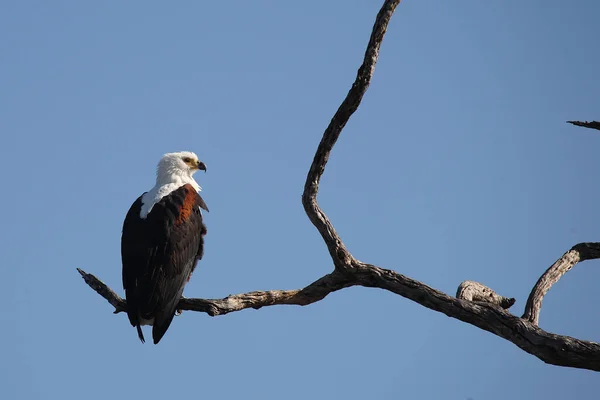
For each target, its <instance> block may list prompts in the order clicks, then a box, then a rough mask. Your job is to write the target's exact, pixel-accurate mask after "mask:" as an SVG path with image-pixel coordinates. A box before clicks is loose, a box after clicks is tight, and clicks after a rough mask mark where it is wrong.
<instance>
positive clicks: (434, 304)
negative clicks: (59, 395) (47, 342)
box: [78, 0, 600, 371]
mask: <svg viewBox="0 0 600 400" xmlns="http://www.w3.org/2000/svg"><path fill="white" fill-rule="evenodd" d="M399 3H400V0H395V1H390V0H387V1H385V2H384V4H383V6H382V8H381V10H380V11H379V13H378V15H377V18H376V20H375V25H374V27H373V31H372V34H371V38H370V40H369V44H368V46H367V50H366V52H365V57H364V61H363V63H362V65H361V67H360V68H359V70H358V73H357V76H356V80H355V82H354V84H353V85H352V87H351V89H350V91H349V92H348V95H347V96H346V98H345V99H344V101H343V102H342V104H341V106H340V107H339V108H338V110H337V112H336V113H335V115H334V117H333V118H332V120H331V122H330V124H329V126H328V127H327V129H326V130H325V132H324V134H323V138H322V139H321V142H320V144H319V146H318V148H317V151H316V154H315V157H314V160H313V162H312V164H311V167H310V170H309V172H308V176H307V178H306V184H305V186H304V193H303V195H302V204H303V206H304V209H305V211H306V214H307V215H308V217H309V219H310V220H311V222H312V223H313V224H314V225H315V227H316V228H317V230H318V231H319V233H320V234H321V236H322V238H323V240H324V241H325V244H326V245H327V248H328V249H329V253H330V255H331V258H332V260H333V263H334V267H335V268H334V270H333V272H332V273H330V274H328V275H325V276H324V277H322V278H320V279H318V280H316V281H315V282H313V283H311V284H310V285H308V286H306V287H305V288H303V289H296V290H272V291H256V292H250V293H243V294H237V295H230V296H228V297H225V298H223V299H212V300H206V299H188V298H182V299H181V301H180V302H179V305H178V308H179V309H180V310H188V311H199V312H205V313H207V314H209V315H212V316H216V315H224V314H227V313H230V312H234V311H240V310H244V309H247V308H254V309H259V308H261V307H266V306H272V305H282V304H288V305H301V306H304V305H308V304H311V303H314V302H317V301H320V300H322V299H324V298H325V297H326V296H327V295H328V294H329V293H332V292H335V291H337V290H340V289H343V288H347V287H350V286H364V287H372V288H379V289H384V290H388V291H390V292H393V293H396V294H398V295H400V296H403V297H405V298H407V299H410V300H412V301H414V302H416V303H419V304H420V305H422V306H424V307H427V308H429V309H431V310H434V311H437V312H440V313H443V314H445V315H447V316H449V317H452V318H456V319H458V320H461V321H463V322H466V323H468V324H471V325H474V326H476V327H478V328H481V329H483V330H486V331H488V332H491V333H493V334H495V335H497V336H499V337H502V338H504V339H506V340H508V341H510V342H512V343H514V344H515V345H517V346H518V347H520V348H521V349H523V350H524V351H526V352H527V353H530V354H532V355H534V356H536V357H538V358H539V359H540V360H542V361H544V362H546V363H549V364H554V365H560V366H569V367H575V368H583V369H589V370H594V371H600V344H598V343H595V342H589V341H584V340H580V339H576V338H572V337H568V336H559V335H555V334H553V333H549V332H546V331H544V330H542V329H540V328H539V327H538V326H537V322H538V319H539V312H540V308H541V304H542V299H543V297H544V295H545V294H546V293H547V291H548V290H549V289H550V287H551V286H552V285H553V284H554V283H556V282H557V281H558V279H560V277H561V276H562V275H564V273H565V272H567V271H568V270H569V269H571V268H572V267H573V266H574V265H575V264H576V263H577V262H580V261H584V260H589V259H595V258H600V243H580V244H578V245H575V246H574V247H573V248H572V249H571V250H569V251H568V252H567V253H565V254H564V255H563V256H562V257H561V258H560V259H559V260H558V261H557V262H555V263H554V264H553V265H552V266H551V267H550V268H549V269H548V270H547V271H546V272H545V273H544V275H542V277H541V278H540V279H539V280H538V282H537V283H536V285H535V286H534V288H533V290H532V292H531V294H530V296H529V299H528V301H527V305H526V308H525V314H524V315H523V317H522V318H519V317H517V316H515V315H513V314H511V313H510V312H508V310H507V309H508V308H509V307H511V306H512V305H513V304H514V302H515V299H514V298H507V297H503V296H500V295H498V294H497V293H495V292H494V291H493V290H492V289H490V288H488V287H486V286H484V285H482V284H480V283H477V282H473V281H465V282H463V283H461V284H460V286H459V287H458V290H457V294H456V297H452V296H449V295H447V294H445V293H443V292H441V291H439V290H436V289H433V288H431V287H429V286H427V285H425V284H423V283H421V282H419V281H416V280H413V279H411V278H408V277H406V276H404V275H401V274H399V273H397V272H394V271H392V270H388V269H383V268H380V267H377V266H375V265H371V264H367V263H363V262H361V261H358V260H357V259H356V258H354V257H353V256H352V254H351V253H350V252H349V251H348V250H347V249H346V247H345V245H344V244H343V242H342V240H341V239H340V237H339V235H338V233H337V232H336V231H335V229H334V228H333V225H332V224H331V222H330V221H329V219H328V218H327V216H326V215H325V213H324V212H323V211H322V210H321V208H320V207H319V205H318V203H317V193H318V189H319V181H320V179H321V176H322V175H323V173H324V171H325V165H326V164H327V160H328V158H329V154H330V153H331V151H332V149H333V146H334V145H335V143H336V141H337V139H338V138H339V136H340V134H341V131H342V129H343V127H344V126H345V125H346V123H347V122H348V120H349V119H350V116H351V115H352V114H353V113H354V112H355V111H356V110H357V109H358V106H359V105H360V102H361V99H362V97H363V95H364V93H365V92H366V90H367V88H368V86H369V83H370V81H371V78H372V76H373V73H374V70H375V64H376V62H377V58H378V55H379V48H380V46H381V42H382V40H383V36H384V34H385V32H386V29H387V26H388V23H389V21H390V18H391V16H392V14H393V12H394V10H395V8H396V6H397V5H398V4H399ZM586 124H587V123H586ZM576 125H577V124H576ZM581 126H584V125H581ZM78 271H79V273H80V274H81V275H82V277H83V279H84V280H85V282H86V283H87V284H88V285H89V286H90V287H91V288H92V289H94V290H95V291H96V292H97V293H98V294H100V296H102V297H103V298H105V299H106V300H107V301H108V302H109V303H110V304H111V305H112V306H113V307H115V311H114V312H115V313H119V312H122V311H126V309H127V303H126V302H125V300H123V299H122V298H121V297H119V296H118V295H117V294H116V293H115V292H114V291H112V290H111V289H110V288H109V287H108V286H106V285H105V284H104V283H103V282H102V281H100V280H99V279H98V278H96V277H95V276H94V275H91V274H88V273H86V272H84V271H82V270H81V269H78Z"/></svg>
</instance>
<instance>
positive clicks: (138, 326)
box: [136, 324, 146, 343]
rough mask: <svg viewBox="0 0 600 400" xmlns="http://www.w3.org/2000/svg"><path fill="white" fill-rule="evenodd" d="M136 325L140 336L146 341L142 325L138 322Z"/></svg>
mask: <svg viewBox="0 0 600 400" xmlns="http://www.w3.org/2000/svg"><path fill="white" fill-rule="evenodd" d="M136 327H137V332H138V337H139V338H140V340H141V341H142V343H146V340H144V332H142V327H141V326H140V324H137V326H136Z"/></svg>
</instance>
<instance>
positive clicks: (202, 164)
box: [197, 161, 206, 172]
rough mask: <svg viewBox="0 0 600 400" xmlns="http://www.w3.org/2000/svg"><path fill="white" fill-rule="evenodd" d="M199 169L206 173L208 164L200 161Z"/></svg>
mask: <svg viewBox="0 0 600 400" xmlns="http://www.w3.org/2000/svg"><path fill="white" fill-rule="evenodd" d="M197 168H198V169H201V170H202V171H204V172H206V164H204V163H203V162H202V161H198V165H197Z"/></svg>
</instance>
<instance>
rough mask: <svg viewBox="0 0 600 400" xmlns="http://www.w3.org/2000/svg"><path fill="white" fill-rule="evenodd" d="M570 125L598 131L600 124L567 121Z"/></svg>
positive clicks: (595, 122)
mask: <svg viewBox="0 0 600 400" xmlns="http://www.w3.org/2000/svg"><path fill="white" fill-rule="evenodd" d="M567 122H568V123H570V124H573V125H575V126H582V127H584V128H590V129H598V130H600V122H599V121H590V122H587V121H583V122H582V121H567Z"/></svg>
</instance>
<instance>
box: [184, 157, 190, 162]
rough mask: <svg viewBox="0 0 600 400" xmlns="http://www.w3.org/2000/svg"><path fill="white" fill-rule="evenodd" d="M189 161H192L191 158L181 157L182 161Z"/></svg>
mask: <svg viewBox="0 0 600 400" xmlns="http://www.w3.org/2000/svg"><path fill="white" fill-rule="evenodd" d="M190 161H192V159H191V158H189V157H183V162H184V163H189V162H190Z"/></svg>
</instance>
